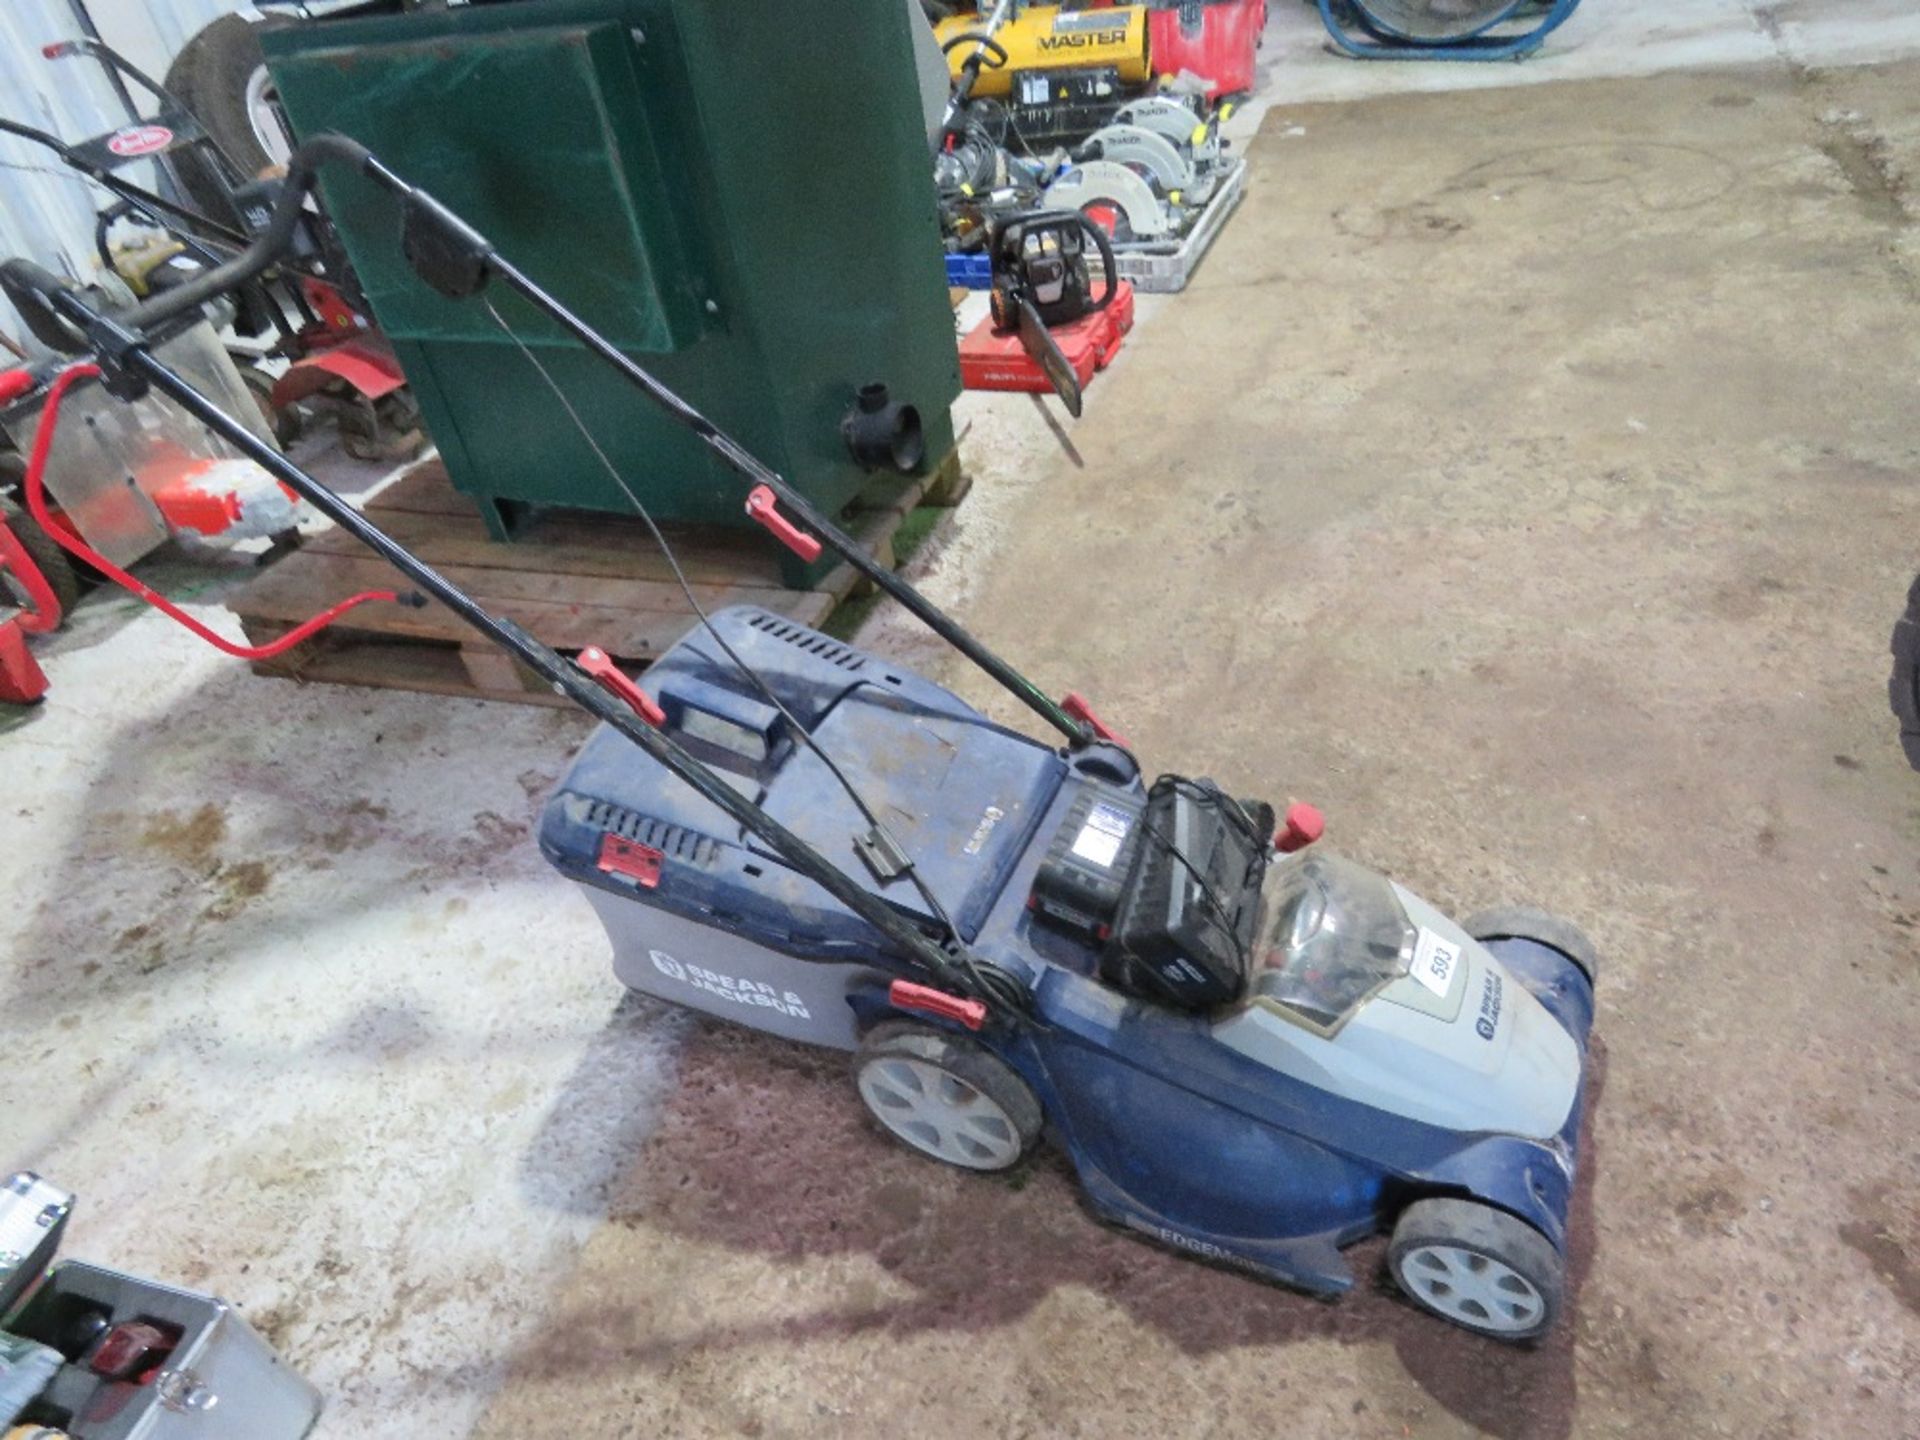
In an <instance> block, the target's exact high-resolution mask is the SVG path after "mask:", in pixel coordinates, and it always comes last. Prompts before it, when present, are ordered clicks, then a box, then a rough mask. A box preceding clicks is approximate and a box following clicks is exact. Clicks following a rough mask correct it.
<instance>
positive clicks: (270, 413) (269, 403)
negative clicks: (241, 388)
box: [235, 359, 301, 450]
mask: <svg viewBox="0 0 1920 1440" xmlns="http://www.w3.org/2000/svg"><path fill="white" fill-rule="evenodd" d="M235 363H236V364H238V365H239V366H240V381H241V383H242V384H243V385H245V386H246V387H247V393H248V394H250V395H252V396H253V403H254V408H255V409H257V410H258V411H259V412H260V419H261V421H262V422H263V423H264V424H265V425H266V427H267V429H268V430H270V431H272V432H273V438H274V439H275V440H277V441H279V442H280V448H281V449H282V450H284V449H286V448H287V447H288V446H289V445H291V444H293V442H294V441H296V440H298V439H299V438H300V429H301V425H300V411H299V409H298V408H297V407H295V406H292V405H284V406H280V407H278V408H275V406H274V403H273V386H274V377H273V376H272V375H269V374H268V373H267V372H266V371H265V370H262V369H261V368H260V367H259V366H258V365H249V364H241V363H240V362H239V361H238V360H237V359H236V360H235Z"/></svg>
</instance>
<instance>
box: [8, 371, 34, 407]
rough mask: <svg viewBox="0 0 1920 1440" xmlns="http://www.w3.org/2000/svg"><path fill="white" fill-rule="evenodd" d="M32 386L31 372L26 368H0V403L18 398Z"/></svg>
mask: <svg viewBox="0 0 1920 1440" xmlns="http://www.w3.org/2000/svg"><path fill="white" fill-rule="evenodd" d="M32 388H33V374H32V372H31V371H28V370H0V405H5V404H7V403H9V402H10V401H14V400H18V399H19V398H20V397H21V396H22V395H24V394H26V393H27V392H28V391H29V390H31V389H32Z"/></svg>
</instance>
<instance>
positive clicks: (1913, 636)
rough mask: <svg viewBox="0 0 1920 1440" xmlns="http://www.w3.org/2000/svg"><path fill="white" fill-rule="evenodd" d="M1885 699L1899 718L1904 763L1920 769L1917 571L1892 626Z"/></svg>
mask: <svg viewBox="0 0 1920 1440" xmlns="http://www.w3.org/2000/svg"><path fill="white" fill-rule="evenodd" d="M1887 700H1888V701H1889V702H1890V703H1891V704H1892V706H1893V713H1894V715H1895V716H1896V717H1898V719H1899V721H1900V745H1901V748H1902V749H1904V750H1905V751H1906V752H1907V764H1909V765H1911V766H1912V767H1913V768H1914V769H1916V770H1920V575H1917V576H1915V577H1914V581H1913V587H1912V588H1911V589H1910V590H1908V591H1907V613H1906V614H1904V615H1902V616H1901V617H1900V621H1899V623H1898V624H1897V625H1895V626H1894V627H1893V674H1892V675H1891V676H1889V677H1888V679H1887Z"/></svg>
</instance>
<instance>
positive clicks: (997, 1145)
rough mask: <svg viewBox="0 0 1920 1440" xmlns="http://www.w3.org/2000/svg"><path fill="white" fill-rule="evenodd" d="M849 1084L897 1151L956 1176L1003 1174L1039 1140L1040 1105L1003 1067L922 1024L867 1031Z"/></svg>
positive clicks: (882, 1026)
mask: <svg viewBox="0 0 1920 1440" xmlns="http://www.w3.org/2000/svg"><path fill="white" fill-rule="evenodd" d="M854 1083H855V1084H856V1085H857V1086H858V1087H859V1090H860V1098H861V1100H862V1101H864V1102H865V1103H866V1107H867V1109H868V1111H869V1112H871V1113H872V1115H873V1118H874V1119H876V1120H878V1121H879V1122H880V1124H881V1125H882V1126H883V1127H884V1128H885V1129H886V1131H887V1133H888V1134H890V1135H892V1136H893V1137H894V1138H895V1139H896V1140H899V1141H900V1142H901V1143H902V1144H904V1145H907V1146H909V1147H911V1148H912V1149H915V1150H918V1151H919V1152H920V1153H921V1154H922V1155H926V1156H929V1157H931V1158H932V1159H935V1160H944V1161H945V1162H946V1163H947V1164H949V1165H958V1166H959V1167H960V1168H961V1169H963V1170H1005V1169H1008V1168H1010V1167H1011V1166H1013V1165H1017V1164H1018V1163H1019V1162H1020V1158H1021V1157H1022V1156H1023V1155H1025V1154H1026V1153H1027V1151H1028V1150H1029V1149H1031V1148H1032V1146H1033V1143H1034V1141H1036V1140H1038V1139H1039V1138H1040V1123H1041V1112H1040V1102H1039V1101H1038V1100H1037V1099H1035V1098H1034V1094H1033V1091H1032V1089H1031V1088H1030V1087H1029V1086H1028V1085H1027V1082H1026V1081H1024V1080H1022V1079H1021V1078H1020V1077H1019V1076H1018V1075H1017V1074H1015V1073H1014V1071H1013V1069H1012V1068H1011V1067H1010V1066H1008V1065H1007V1064H1006V1062H1005V1061H1003V1060H1001V1059H999V1058H998V1057H997V1056H994V1055H992V1054H989V1053H988V1052H987V1051H986V1050H985V1049H984V1048H982V1047H981V1046H980V1045H977V1044H975V1043H974V1042H973V1041H971V1040H965V1039H962V1038H960V1037H959V1036H956V1035H949V1034H947V1033H946V1032H945V1031H942V1030H936V1029H934V1028H933V1027H932V1026H930V1025H918V1024H915V1023H914V1022H912V1021H910V1020H888V1021H884V1022H882V1023H881V1024H879V1025H876V1026H875V1027H874V1028H873V1029H872V1030H870V1031H868V1032H867V1035H866V1037H865V1038H864V1039H863V1040H862V1041H861V1042H860V1051H859V1054H858V1055H857V1056H856V1057H855V1059H854Z"/></svg>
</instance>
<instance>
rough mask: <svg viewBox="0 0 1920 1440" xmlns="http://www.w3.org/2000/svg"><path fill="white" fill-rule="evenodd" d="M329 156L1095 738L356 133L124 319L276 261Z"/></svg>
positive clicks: (407, 233)
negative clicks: (229, 241) (227, 254)
mask: <svg viewBox="0 0 1920 1440" xmlns="http://www.w3.org/2000/svg"><path fill="white" fill-rule="evenodd" d="M326 163H344V164H347V165H350V166H351V167H353V168H354V169H356V170H358V171H359V172H360V173H361V174H363V175H365V176H366V177H367V178H368V179H370V180H372V181H374V182H375V183H376V184H377V185H379V186H380V187H381V188H382V189H384V190H387V191H389V192H391V193H392V194H394V195H395V196H397V197H399V200H400V203H401V207H402V214H403V217H404V218H403V222H402V234H401V243H402V248H403V250H404V251H405V253H406V256H407V259H408V262H409V263H410V264H411V265H412V266H413V268H414V270H415V272H416V273H417V274H418V275H419V276H420V277H421V278H422V279H423V280H425V281H426V282H427V284H429V285H431V286H432V287H433V288H434V289H436V290H437V291H439V292H440V293H441V294H442V295H445V296H447V297H448V298H449V299H454V300H460V299H466V298H468V297H469V296H472V295H475V294H477V293H478V292H479V291H480V290H481V289H482V288H484V287H485V285H486V283H487V281H488V279H489V278H490V277H492V276H498V277H499V278H500V279H501V280H503V281H505V282H506V284H507V285H508V286H509V287H510V288H511V289H513V290H514V291H515V292H516V293H518V294H519V295H521V296H522V297H523V298H524V299H526V300H527V301H528V302H529V303H530V304H531V305H533V307H534V308H535V309H537V310H539V311H540V312H541V313H542V314H544V315H546V316H547V317H548V318H549V319H551V320H553V321H554V322H555V323H556V324H558V325H559V326H560V327H561V328H562V329H564V330H565V331H567V333H569V334H570V335H572V336H573V337H574V338H575V339H576V340H578V341H579V342H580V343H581V344H582V345H583V346H585V347H586V348H587V349H588V350H590V351H591V352H593V354H595V355H597V356H598V357H599V358H600V359H601V360H604V361H605V362H606V363H607V364H608V365H610V366H612V367H613V369H615V370H616V371H618V372H619V374H620V376H621V378H623V379H624V380H626V381H627V382H628V383H629V384H630V385H632V386H633V387H634V388H635V389H637V390H639V391H640V392H641V393H642V394H644V395H646V396H647V397H648V398H649V399H651V400H652V401H654V402H655V403H656V404H657V405H659V406H660V407H661V408H662V409H664V410H665V411H666V412H667V413H668V415H670V416H671V417H672V418H673V419H674V420H676V421H678V422H679V423H680V424H681V425H683V426H685V427H686V428H687V429H689V430H691V431H692V432H693V433H694V434H695V435H698V436H699V437H700V439H701V440H702V441H704V442H705V443H706V445H707V448H708V449H710V450H712V451H713V452H714V454H716V455H718V456H719V457H720V459H721V460H722V461H723V462H724V463H725V464H726V465H727V467H728V468H729V469H731V470H732V471H733V472H734V473H735V474H737V475H739V476H740V477H741V478H742V479H743V480H745V481H746V482H747V485H748V487H749V488H752V487H754V486H759V485H765V486H766V487H767V488H768V489H770V490H772V491H773V493H774V494H775V495H776V496H778V497H779V499H780V502H781V503H782V504H783V505H785V506H786V507H787V509H788V510H789V511H791V512H792V513H793V514H794V515H796V516H797V517H798V518H799V519H800V521H801V522H802V523H803V524H804V525H805V526H806V527H807V529H809V530H811V531H812V532H813V533H814V534H815V535H817V536H818V537H819V538H820V539H821V540H823V541H824V542H825V543H826V545H827V547H828V548H829V549H831V550H832V551H834V553H835V554H837V555H839V556H840V557H841V559H843V560H845V561H846V562H847V563H848V564H850V565H852V566H853V568H854V569H856V570H858V571H859V572H860V573H861V574H862V575H864V576H865V577H866V578H867V579H869V580H871V581H873V583H874V584H875V585H877V586H879V587H880V589H882V590H884V591H885V592H886V593H887V594H889V595H891V596H892V597H893V598H894V599H895V600H898V601H899V602H900V603H901V604H902V605H904V606H905V607H906V608H907V609H908V610H910V611H911V612H912V613H913V614H914V615H915V616H917V617H918V618H919V619H920V621H921V622H922V623H923V624H925V625H926V626H927V627H928V628H929V629H930V630H932V631H933V632H934V633H935V634H937V635H938V636H939V637H940V638H941V639H943V640H945V641H946V642H947V643H948V644H949V645H952V646H953V647H954V648H955V649H956V650H958V651H960V653H961V654H963V655H965V656H966V657H967V658H968V659H969V660H971V661H973V663H974V664H976V665H978V666H979V667H980V668H981V669H982V670H984V671H986V672H987V674H989V675H991V676H992V677H993V678H994V679H995V680H997V681H998V682H999V683H1000V684H1001V685H1003V686H1005V687H1006V688H1007V689H1008V690H1010V691H1012V692H1013V694H1014V695H1015V696H1017V697H1018V698H1019V699H1020V700H1021V701H1023V702H1024V703H1025V704H1026V705H1027V706H1028V708H1030V709H1031V710H1033V711H1034V712H1035V713H1036V714H1037V715H1039V716H1040V718H1041V719H1043V720H1045V721H1046V722H1047V723H1048V724H1049V725H1051V726H1053V727H1054V728H1055V729H1056V730H1058V731H1059V732H1060V733H1061V734H1063V735H1065V736H1066V737H1067V739H1068V740H1069V741H1071V742H1072V743H1073V744H1074V745H1085V744H1087V743H1089V742H1090V741H1092V740H1093V739H1094V738H1095V737H1094V734H1093V732H1092V731H1091V730H1090V729H1089V728H1088V727H1087V726H1085V725H1083V724H1082V723H1081V722H1080V721H1079V720H1077V719H1075V718H1074V717H1073V716H1072V715H1070V714H1069V713H1068V712H1067V711H1065V710H1063V709H1062V708H1061V707H1060V706H1059V705H1058V704H1056V703H1055V702H1054V701H1053V699H1052V698H1051V697H1050V696H1048V695H1047V694H1046V693H1045V692H1044V691H1042V690H1041V689H1040V688H1039V686H1037V685H1035V684H1034V683H1033V682H1032V681H1031V680H1029V679H1027V677H1026V676H1024V675H1022V674H1021V673H1020V672H1019V671H1018V670H1016V669H1014V668H1013V666H1011V665H1009V664H1008V663H1007V662H1006V661H1005V660H1002V659H1001V658H1000V657H999V656H998V655H996V654H995V653H994V652H993V651H992V650H990V649H988V648H987V647H986V646H985V645H983V644H982V643H981V642H980V641H979V640H978V639H976V638H975V637H974V636H973V635H972V634H971V633H969V632H968V631H967V630H965V629H964V628H962V627H961V625H960V624H959V623H958V622H956V621H955V620H954V619H953V617H951V616H950V615H948V614H947V613H946V612H945V611H943V610H942V609H940V607H939V606H937V605H935V604H934V603H933V602H932V601H931V600H929V599H927V598H926V596H924V595H922V594H921V593H920V592H919V591H918V590H916V589H915V588H914V587H913V586H912V585H911V584H909V583H908V582H907V581H905V580H903V579H901V578H900V576H899V575H898V574H897V573H896V572H894V571H893V570H892V569H890V568H888V567H887V566H885V565H882V564H880V563H879V562H878V561H876V560H875V559H874V558H873V556H872V555H871V554H869V553H868V551H867V550H866V548H865V547H864V546H862V545H861V544H860V543H859V542H858V541H856V540H854V539H853V538H852V537H851V536H850V535H848V534H847V533H846V532H845V531H843V530H841V529H840V527H839V526H837V525H835V524H834V523H833V521H832V520H831V519H830V518H829V517H828V516H827V515H826V514H824V513H823V512H822V511H821V510H820V509H819V508H818V507H816V506H815V505H814V504H813V502H812V501H811V500H809V499H808V498H807V497H806V496H805V495H804V494H802V493H801V492H800V491H799V490H797V489H795V488H794V487H793V486H792V485H790V484H788V483H787V481H786V480H785V479H783V478H782V477H781V476H780V475H778V474H776V473H775V472H774V471H773V470H771V469H770V468H768V467H767V466H766V465H763V464H762V463H761V462H760V461H759V460H758V459H756V458H755V457H754V456H753V455H752V454H750V453H749V452H748V451H747V450H746V449H745V447H743V446H742V445H741V444H740V443H739V442H738V441H736V440H735V439H734V438H733V437H732V436H731V435H728V434H726V433H725V432H724V431H722V430H721V429H720V428H719V427H718V426H717V425H715V424H714V423H713V422H712V421H711V420H709V419H707V417H706V416H705V415H703V414H701V413H700V412H699V411H698V410H696V409H695V408H694V407H693V406H692V405H690V404H688V403H687V402H686V401H685V400H683V399H682V398H681V397H680V396H679V395H678V394H676V393H675V392H674V391H673V390H671V389H669V388H668V387H667V386H666V385H664V384H662V383H661V382H660V381H659V380H657V379H655V378H654V377H653V375H652V374H651V373H649V372H648V371H647V370H645V369H644V368H642V367H641V366H639V365H637V364H635V363H634V361H633V360H632V359H631V358H629V357H628V356H627V355H626V354H625V353H623V352H622V351H621V350H619V349H618V348H616V347H615V346H614V344H613V343H612V342H611V341H610V340H608V339H607V338H606V337H605V336H604V335H602V334H601V333H600V332H599V331H597V330H595V329H594V328H593V327H592V326H591V325H589V324H588V323H587V322H586V321H585V320H583V319H581V318H580V317H579V316H578V315H576V314H574V313H573V311H572V310H570V309H568V308H567V307H566V305H564V304H562V303H561V301H560V300H559V299H557V298H556V297H555V296H553V295H552V294H551V293H549V292H548V291H547V290H546V289H545V288H543V287H542V286H541V285H539V284H538V283H537V282H536V281H534V280H533V278H532V277H531V276H529V275H527V274H526V272H524V271H523V270H521V269H520V268H519V267H518V266H517V265H515V264H514V263H513V262H512V261H510V260H508V259H507V258H506V257H505V256H503V255H501V254H500V252H499V251H498V250H497V249H495V248H494V245H493V242H492V241H490V240H488V239H487V238H486V236H484V235H482V234H480V232H479V231H477V230H475V229H474V228H473V227H472V226H471V225H469V224H467V222H466V221H465V220H463V219H461V218H460V216H458V215H457V214H455V213H454V212H453V211H452V210H451V209H449V208H448V207H447V206H446V205H444V204H443V203H441V202H440V201H439V200H437V199H435V198H434V197H433V196H432V195H430V194H428V193H427V192H426V191H424V190H421V189H419V188H418V187H416V186H414V185H411V184H409V183H408V182H407V181H406V180H404V179H402V178H401V177H400V176H399V175H397V174H395V173H394V172H393V171H392V170H391V169H389V168H388V167H387V166H386V165H385V164H384V163H382V162H381V161H380V159H379V158H378V157H377V156H375V155H374V154H373V152H371V151H370V150H368V149H367V147H366V146H364V145H362V144H360V143H359V142H358V141H356V140H350V139H348V138H347V137H346V136H344V135H338V134H334V133H331V132H327V133H322V134H319V135H316V136H314V137H313V138H312V139H311V140H308V141H307V142H306V143H305V144H303V145H302V146H301V147H300V148H299V149H298V150H296V151H294V153H293V157H292V159H291V160H290V161H289V162H288V164H287V178H286V184H285V186H284V187H283V188H282V190H281V192H280V195H279V198H278V200H277V201H276V202H275V204H274V207H273V213H272V216H271V218H270V219H269V220H268V222H267V228H266V229H265V230H264V231H263V232H262V233H261V235H260V237H259V239H257V240H255V241H254V242H253V244H251V245H250V246H248V247H247V249H246V250H245V251H243V252H242V253H241V254H239V255H237V256H235V257H234V258H233V259H232V260H230V261H228V262H227V263H226V264H224V265H220V266H216V267H215V268H214V269H212V270H209V271H208V272H207V273H206V274H204V275H201V276H199V277H198V278H196V279H194V280H190V281H188V282H187V283H186V284H184V285H179V286H175V287H174V288H172V289H170V290H166V291H163V292H162V293H161V294H159V295H156V296H154V297H153V298H151V299H149V300H147V301H144V302H143V303H141V304H139V305H136V306H134V307H133V308H132V309H131V310H128V311H125V312H124V313H123V314H122V315H121V316H120V317H119V318H120V320H121V322H122V323H123V324H124V325H126V326H127V327H128V328H130V329H134V330H144V329H146V328H147V327H149V326H151V325H154V324H156V323H158V322H160V321H162V320H167V319H171V318H173V317H174V316H176V315H179V314H181V313H182V312H183V311H185V310H188V309H191V308H194V307H197V306H199V305H201V304H203V303H204V302H205V301H207V300H209V299H211V298H212V297H214V296H215V295H219V294H222V293H223V292H225V291H227V290H230V289H232V288H233V287H234V286H235V285H239V284H242V283H244V282H245V281H248V280H251V279H253V278H254V277H255V276H257V275H259V274H260V272H261V271H263V270H265V269H266V268H267V267H268V266H269V265H271V264H273V263H274V261H275V260H277V259H279V258H280V256H281V254H282V253H283V252H284V251H285V250H286V248H287V247H288V245H289V244H290V242H291V239H292V235H293V227H294V225H295V223H296V222H297V221H298V219H299V216H300V208H301V206H302V204H303V203H304V202H305V199H306V195H307V192H308V191H310V190H311V189H312V188H313V186H314V182H315V180H316V179H317V178H318V170H319V167H320V166H321V165H322V164H326Z"/></svg>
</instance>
